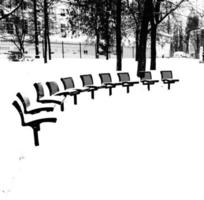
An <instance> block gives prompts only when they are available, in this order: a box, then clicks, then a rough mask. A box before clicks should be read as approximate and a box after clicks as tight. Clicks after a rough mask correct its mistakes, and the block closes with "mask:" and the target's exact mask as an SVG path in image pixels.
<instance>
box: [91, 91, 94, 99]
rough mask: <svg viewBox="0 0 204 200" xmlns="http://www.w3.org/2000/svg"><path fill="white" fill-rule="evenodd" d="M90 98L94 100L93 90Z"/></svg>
mask: <svg viewBox="0 0 204 200" xmlns="http://www.w3.org/2000/svg"><path fill="white" fill-rule="evenodd" d="M91 98H92V99H94V90H91Z"/></svg>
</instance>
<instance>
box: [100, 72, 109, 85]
mask: <svg viewBox="0 0 204 200" xmlns="http://www.w3.org/2000/svg"><path fill="white" fill-rule="evenodd" d="M99 77H100V79H101V83H102V84H103V83H112V79H111V75H110V73H101V74H99Z"/></svg>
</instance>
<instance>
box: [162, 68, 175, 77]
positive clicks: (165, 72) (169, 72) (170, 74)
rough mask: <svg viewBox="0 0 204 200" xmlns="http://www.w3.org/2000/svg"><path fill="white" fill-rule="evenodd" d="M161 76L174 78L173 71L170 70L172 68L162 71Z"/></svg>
mask: <svg viewBox="0 0 204 200" xmlns="http://www.w3.org/2000/svg"><path fill="white" fill-rule="evenodd" d="M161 78H162V79H172V78H173V74H172V71H170V70H168V71H161Z"/></svg>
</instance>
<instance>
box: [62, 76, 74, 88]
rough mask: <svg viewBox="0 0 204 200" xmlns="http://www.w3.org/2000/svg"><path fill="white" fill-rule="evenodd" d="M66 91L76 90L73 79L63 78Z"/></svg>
mask: <svg viewBox="0 0 204 200" xmlns="http://www.w3.org/2000/svg"><path fill="white" fill-rule="evenodd" d="M61 81H62V84H63V86H64V89H69V88H74V80H73V78H72V77H67V78H61Z"/></svg>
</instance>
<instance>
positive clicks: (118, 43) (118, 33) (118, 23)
mask: <svg viewBox="0 0 204 200" xmlns="http://www.w3.org/2000/svg"><path fill="white" fill-rule="evenodd" d="M116 52H117V67H116V70H117V71H121V70H122V49H121V0H118V1H117V15H116Z"/></svg>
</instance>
